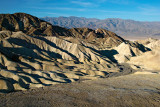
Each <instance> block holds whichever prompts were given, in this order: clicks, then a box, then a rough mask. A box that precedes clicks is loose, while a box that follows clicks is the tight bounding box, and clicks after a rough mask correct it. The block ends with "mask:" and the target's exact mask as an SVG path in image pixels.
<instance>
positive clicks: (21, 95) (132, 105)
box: [0, 72, 160, 107]
mask: <svg viewBox="0 0 160 107" xmlns="http://www.w3.org/2000/svg"><path fill="white" fill-rule="evenodd" d="M159 105H160V74H159V73H151V72H144V73H143V72H136V73H134V74H129V75H125V76H118V77H111V78H105V79H97V80H92V81H90V80H88V81H79V82H74V83H68V84H57V85H53V86H48V87H42V88H36V89H30V90H28V91H19V92H13V93H9V94H1V95H0V106H1V107H2V106H3V107H4V106H5V107H6V106H7V107H11V106H12V107H30V106H45V107H48V106H52V107H53V106H54V107H59V106H60V107H72V106H78V107H84V106H85V107H104V106H105V107H159Z"/></svg>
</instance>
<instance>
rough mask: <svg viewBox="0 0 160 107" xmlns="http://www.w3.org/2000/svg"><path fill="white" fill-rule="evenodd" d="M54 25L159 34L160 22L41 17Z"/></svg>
mask: <svg viewBox="0 0 160 107" xmlns="http://www.w3.org/2000/svg"><path fill="white" fill-rule="evenodd" d="M41 19H42V20H45V21H47V22H50V23H51V24H53V25H58V26H61V27H65V28H72V27H74V28H80V27H87V28H91V29H97V28H103V29H107V30H110V31H112V32H115V33H117V34H118V35H120V36H159V35H160V31H159V29H160V22H141V21H134V20H123V19H118V18H108V19H104V20H100V19H95V18H84V17H73V16H71V17H44V18H41Z"/></svg>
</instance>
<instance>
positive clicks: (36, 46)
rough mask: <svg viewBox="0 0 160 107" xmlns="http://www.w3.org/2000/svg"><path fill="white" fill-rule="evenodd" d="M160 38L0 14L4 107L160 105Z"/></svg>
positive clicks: (0, 79)
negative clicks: (136, 37)
mask: <svg viewBox="0 0 160 107" xmlns="http://www.w3.org/2000/svg"><path fill="white" fill-rule="evenodd" d="M159 50H160V40H158V39H153V38H149V39H145V40H137V41H129V40H125V39H123V38H122V37H120V36H118V35H117V34H115V33H113V32H111V31H108V30H105V29H96V30H93V29H89V28H71V29H66V28H62V27H59V26H54V25H52V24H50V23H48V22H45V21H43V20H41V19H39V18H37V17H34V16H31V15H29V14H25V13H15V14H1V15H0V106H9V107H10V106H92V107H93V106H96V107H97V106H109V107H110V106H141V107H142V106H144V107H146V106H148V107H151V106H157V107H158V106H159V105H160V72H159V71H160V66H159V63H160V52H159Z"/></svg>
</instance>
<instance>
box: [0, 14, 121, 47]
mask: <svg viewBox="0 0 160 107" xmlns="http://www.w3.org/2000/svg"><path fill="white" fill-rule="evenodd" d="M0 30H1V31H6V30H7V31H10V32H17V31H22V32H23V33H25V34H27V35H31V36H56V37H62V38H64V37H74V38H77V39H80V40H85V41H87V42H90V43H95V44H101V43H104V42H105V43H106V42H107V41H112V44H111V42H108V43H110V44H111V45H113V44H114V45H118V44H120V43H121V42H123V41H124V39H123V38H121V37H119V36H118V35H117V34H115V33H113V32H111V31H108V30H105V29H96V30H93V29H89V28H72V29H67V28H64V27H59V26H57V25H52V24H50V23H49V22H46V21H44V20H41V19H39V18H37V17H34V16H32V15H29V14H25V13H15V14H0ZM7 34H10V33H9V32H8V33H7ZM3 37H7V36H5V35H4V32H3V33H2V32H1V37H0V38H3Z"/></svg>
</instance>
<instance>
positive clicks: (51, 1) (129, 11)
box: [0, 0, 160, 21]
mask: <svg viewBox="0 0 160 107" xmlns="http://www.w3.org/2000/svg"><path fill="white" fill-rule="evenodd" d="M15 12H25V13H29V14H32V15H34V16H37V17H45V16H51V17H58V16H78V17H87V18H98V19H106V18H122V19H133V20H138V21H160V0H1V6H0V13H15Z"/></svg>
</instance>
